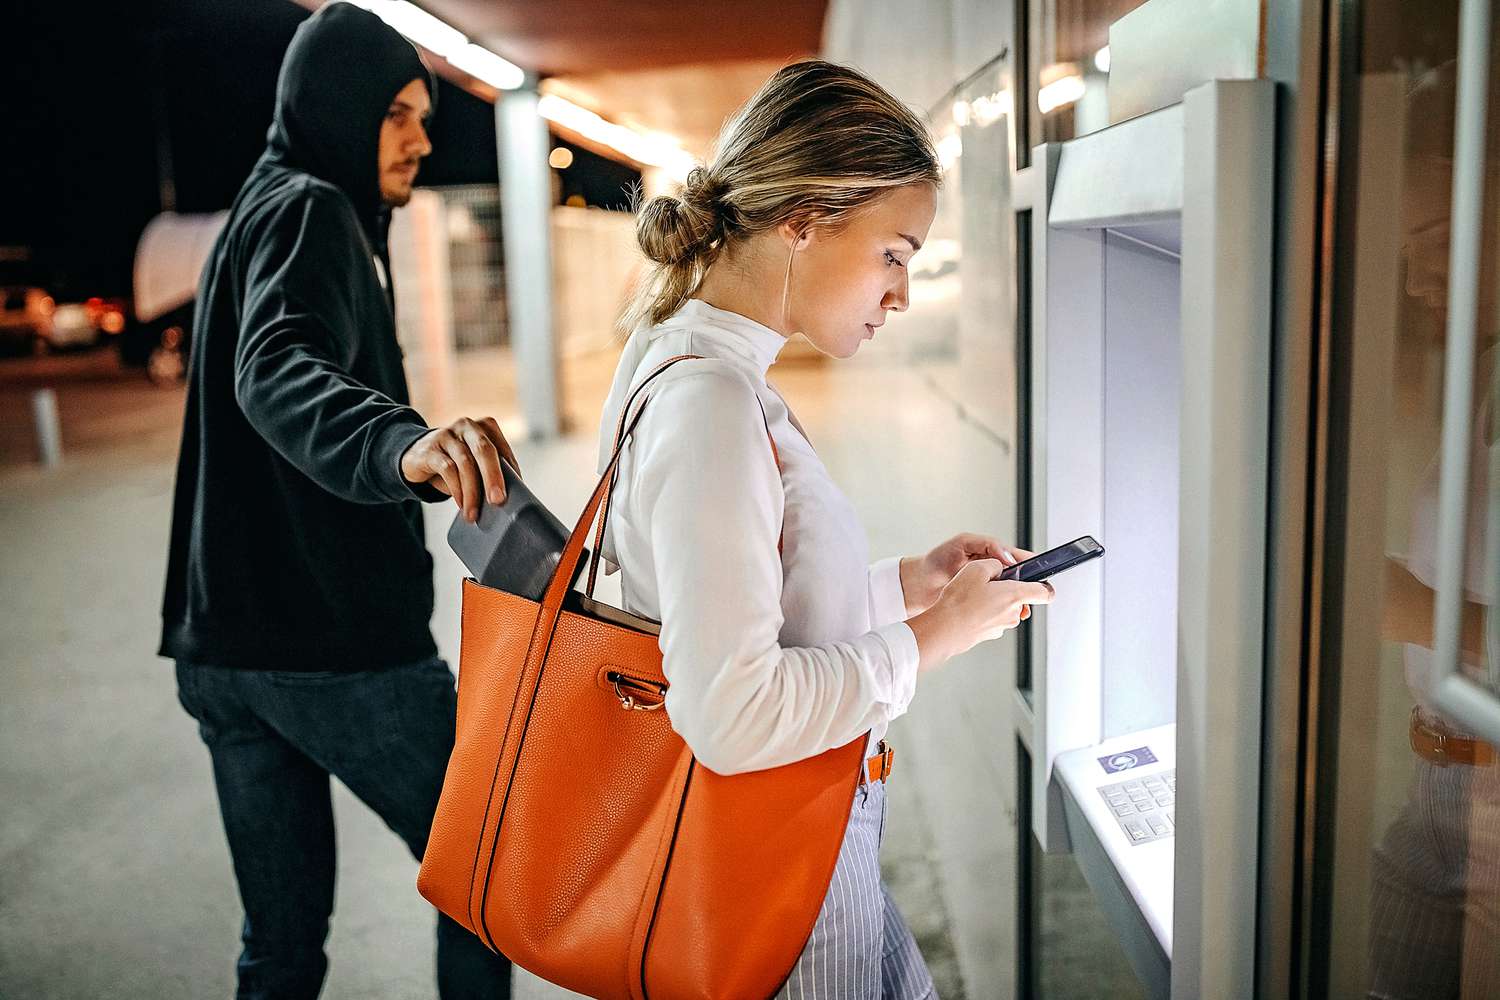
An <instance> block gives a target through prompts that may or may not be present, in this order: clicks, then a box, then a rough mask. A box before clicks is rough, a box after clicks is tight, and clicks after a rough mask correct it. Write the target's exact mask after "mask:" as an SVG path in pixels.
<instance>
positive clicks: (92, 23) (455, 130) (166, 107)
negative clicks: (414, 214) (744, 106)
mask: <svg viewBox="0 0 1500 1000" xmlns="http://www.w3.org/2000/svg"><path fill="white" fill-rule="evenodd" d="M307 16H308V12H307V11H306V10H305V9H303V8H302V7H299V6H297V5H296V4H294V3H292V2H291V0H146V2H139V3H130V2H124V3H113V4H101V3H79V2H70V0H20V2H19V3H15V2H10V3H7V4H6V12H5V14H4V15H3V17H4V18H5V21H6V27H5V30H4V31H3V32H0V37H3V36H9V38H10V40H11V43H10V44H8V45H7V46H6V50H7V52H6V58H5V59H4V60H3V63H4V68H3V69H0V72H3V73H4V74H5V77H4V81H5V93H6V94H7V95H9V96H10V97H11V101H10V102H9V104H10V109H11V111H12V115H11V117H10V121H9V128H7V129H6V130H5V131H6V132H8V133H9V135H8V138H10V139H12V140H14V145H12V144H11V143H10V142H6V143H5V144H4V145H5V146H8V147H9V149H10V152H9V155H6V156H0V182H3V188H0V190H3V191H4V195H3V202H0V204H3V206H4V208H3V211H0V245H25V246H30V247H31V248H32V252H33V261H32V263H31V265H29V266H24V267H23V268H22V270H24V271H28V272H30V273H29V274H24V275H21V277H24V278H25V279H26V280H28V281H31V282H35V283H39V284H42V285H44V286H46V287H47V288H48V290H49V291H51V292H52V293H53V294H54V295H56V296H58V297H60V298H78V297H82V296H87V295H129V294H130V274H131V262H132V258H133V255H134V252H135V245H136V241H137V239H138V238H139V236H140V233H141V230H142V229H144V228H145V226H146V223H147V222H149V221H150V220H151V218H152V217H153V216H154V215H155V214H156V213H157V212H158V211H160V210H161V208H162V205H161V199H160V195H159V191H160V185H159V182H158V155H157V148H158V137H159V136H161V135H166V136H167V137H168V144H169V146H170V150H171V164H172V176H173V178H174V181H175V189H176V210H177V211H179V212H208V211H214V210H217V209H220V208H227V207H229V204H230V202H231V201H232V200H233V199H234V195H235V192H236V191H237V190H238V189H239V186H240V184H241V183H242V182H243V181H244V179H245V177H246V175H247V174H248V173H249V171H250V168H251V167H252V166H253V165H254V163H255V160H256V158H257V157H259V155H260V153H261V151H262V149H263V148H264V146H265V135H266V129H267V127H268V126H269V125H270V123H271V114H272V110H273V105H274V100H275V91H276V73H277V70H278V69H279V67H280V65H281V57H282V54H283V53H284V52H285V50H286V46H287V43H288V42H289V41H290V40H291V36H292V32H293V31H295V30H296V28H297V25H298V24H300V23H301V22H302V20H303V19H304V18H305V17H307ZM17 43H19V44H17ZM432 141H433V147H434V151H433V154H432V156H430V157H428V159H427V160H426V161H425V162H424V164H423V167H422V172H421V175H420V177H419V178H418V183H419V184H433V185H436V184H467V183H491V184H493V183H495V182H496V179H497V166H496V155H495V120H494V112H493V109H492V107H491V106H490V105H489V104H488V103H486V102H485V101H482V100H480V99H478V98H475V97H472V96H471V95H469V94H468V93H466V92H464V91H462V90H459V89H458V88H456V87H453V86H452V85H450V84H448V83H446V82H444V83H441V84H440V93H439V95H438V112H437V116H436V118H435V120H434V122H433V127H432ZM575 152H577V154H578V158H577V161H576V164H575V166H574V167H573V168H571V169H570V170H569V171H567V172H566V173H565V175H564V178H563V180H564V183H563V190H564V193H565V194H567V193H571V192H576V191H581V192H583V193H584V194H585V196H586V197H587V198H588V199H589V201H590V202H591V203H594V204H601V203H602V204H608V205H611V206H612V207H619V206H621V205H622V204H623V195H621V194H617V193H618V192H622V189H623V188H624V187H625V186H626V185H628V184H629V183H630V181H631V180H632V179H634V178H635V177H636V176H638V175H636V174H634V173H633V172H632V171H630V170H629V169H627V168H625V167H621V166H618V165H616V164H613V163H610V162H609V161H606V160H602V159H600V158H598V157H594V156H591V155H589V154H587V153H583V152H581V151H576V150H575ZM16 278H17V275H16V274H15V273H14V272H8V273H7V275H6V276H5V277H4V279H3V280H4V281H5V283H10V282H11V281H14V280H16Z"/></svg>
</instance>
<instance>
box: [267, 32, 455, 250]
mask: <svg viewBox="0 0 1500 1000" xmlns="http://www.w3.org/2000/svg"><path fill="white" fill-rule="evenodd" d="M413 80H422V81H423V82H425V83H426V84H427V92H428V94H429V95H430V97H431V99H432V102H433V106H434V107H436V105H437V86H436V81H435V80H434V78H433V76H432V73H431V71H430V70H429V69H428V68H427V65H426V63H424V62H423V61H422V57H421V56H420V55H419V54H418V53H417V50H416V48H415V47H414V46H413V45H412V43H411V42H409V41H407V40H406V39H405V38H404V37H402V36H401V34H400V33H399V32H397V31H396V30H395V29H394V28H392V27H390V26H389V25H388V24H386V23H385V22H384V21H382V20H381V19H380V18H379V17H377V16H376V15H374V14H372V13H370V12H369V11H367V10H364V9H362V8H360V7H356V6H354V5H353V4H351V3H329V4H325V5H324V6H323V7H322V8H320V9H319V10H318V11H317V12H316V13H315V14H313V15H312V16H311V17H309V18H308V19H307V20H306V21H304V22H302V24H301V25H300V26H299V27H298V28H297V32H296V34H295V35H293V36H292V43H291V45H289V46H288V47H287V50H286V56H285V58H284V59H283V60H282V63H281V74H280V76H279V77H278V78H277V81H276V115H275V118H274V119H273V120H272V122H271V130H270V132H269V133H267V135H266V152H265V155H264V156H262V157H261V162H262V163H268V164H276V165H280V166H285V167H292V168H294V169H297V170H303V171H306V172H307V173H309V174H312V175H313V176H314V177H317V178H319V179H320V180H324V181H327V182H328V183H330V184H333V185H335V186H336V187H338V188H340V189H341V190H342V191H343V192H344V193H345V194H346V195H348V196H349V200H350V201H352V202H353V203H354V209H355V211H356V212H357V213H358V215H359V218H360V222H361V223H362V224H363V226H364V227H365V230H366V232H367V233H369V234H370V236H371V237H372V238H375V242H376V243H377V245H379V244H382V243H384V240H383V239H382V238H380V237H383V235H384V222H385V219H386V217H387V216H388V214H389V213H388V212H387V211H386V208H385V205H384V203H383V201H382V199H381V196H380V127H381V124H382V122H383V121H384V120H385V113H386V111H387V109H389V108H390V104H391V100H392V99H393V98H394V97H395V96H396V94H398V93H399V92H400V91H401V88H403V87H405V86H406V85H407V84H408V83H410V82H411V81H413Z"/></svg>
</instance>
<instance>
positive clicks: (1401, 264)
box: [1327, 0, 1500, 1000]
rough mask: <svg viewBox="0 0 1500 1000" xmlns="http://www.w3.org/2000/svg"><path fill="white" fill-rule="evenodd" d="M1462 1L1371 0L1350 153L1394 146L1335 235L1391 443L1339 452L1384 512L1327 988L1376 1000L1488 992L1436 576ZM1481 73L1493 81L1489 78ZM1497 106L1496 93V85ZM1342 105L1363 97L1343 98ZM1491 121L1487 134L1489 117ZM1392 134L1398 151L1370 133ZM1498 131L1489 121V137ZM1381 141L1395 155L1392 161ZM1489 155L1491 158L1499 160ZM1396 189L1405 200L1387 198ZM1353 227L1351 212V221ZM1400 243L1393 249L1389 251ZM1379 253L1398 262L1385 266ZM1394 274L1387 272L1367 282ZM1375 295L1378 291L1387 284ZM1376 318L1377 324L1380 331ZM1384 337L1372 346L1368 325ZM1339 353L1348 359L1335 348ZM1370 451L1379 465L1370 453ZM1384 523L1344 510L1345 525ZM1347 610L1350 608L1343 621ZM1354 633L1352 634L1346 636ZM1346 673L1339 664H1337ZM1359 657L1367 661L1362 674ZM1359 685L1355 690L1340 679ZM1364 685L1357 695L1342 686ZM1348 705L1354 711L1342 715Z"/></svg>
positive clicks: (1490, 304)
mask: <svg viewBox="0 0 1500 1000" xmlns="http://www.w3.org/2000/svg"><path fill="white" fill-rule="evenodd" d="M1456 8H1457V3H1456V2H1455V0H1443V2H1440V3H1433V4H1424V5H1420V8H1418V7H1417V6H1416V5H1409V4H1405V3H1402V2H1400V0H1380V2H1376V3H1371V4H1367V5H1366V7H1365V12H1366V18H1365V22H1364V25H1363V29H1364V37H1363V39H1362V41H1363V47H1362V51H1363V58H1364V65H1363V66H1362V68H1361V84H1362V89H1361V90H1360V91H1359V93H1360V94H1361V100H1362V104H1361V106H1360V107H1359V108H1358V112H1357V113H1358V114H1359V115H1360V116H1361V117H1360V121H1361V123H1362V125H1361V132H1362V134H1363V136H1364V138H1363V140H1362V146H1361V148H1360V150H1359V154H1358V156H1359V163H1358V164H1357V165H1354V166H1351V168H1350V169H1356V168H1357V169H1358V171H1359V176H1361V177H1365V176H1368V175H1369V174H1371V173H1375V172H1379V170H1378V169H1377V168H1372V167H1371V166H1370V165H1371V164H1376V165H1378V164H1380V163H1382V162H1384V163H1394V164H1395V166H1394V167H1391V168H1388V169H1386V170H1384V172H1383V173H1382V176H1385V177H1387V178H1394V180H1392V181H1391V182H1390V183H1391V185H1392V186H1393V192H1392V191H1386V190H1382V189H1381V188H1380V185H1370V189H1369V190H1364V189H1361V190H1360V191H1359V192H1358V194H1357V195H1356V196H1355V199H1356V201H1357V202H1359V199H1368V201H1363V202H1359V203H1358V205H1357V210H1356V211H1355V212H1354V214H1355V216H1356V217H1357V218H1358V219H1359V222H1360V226H1365V227H1368V228H1367V229H1365V230H1362V231H1358V232H1357V239H1355V240H1353V241H1352V245H1350V246H1346V247H1344V248H1343V251H1344V252H1345V253H1347V254H1349V255H1350V258H1351V259H1352V263H1351V264H1348V265H1347V268H1348V269H1347V271H1346V273H1348V274H1352V275H1353V279H1352V280H1353V284H1354V288H1353V295H1352V298H1353V300H1354V301H1355V302H1356V309H1355V311H1356V313H1358V310H1359V308H1360V306H1359V303H1369V302H1381V301H1383V302H1386V303H1389V308H1390V309H1393V310H1394V315H1392V314H1391V313H1390V312H1389V311H1387V312H1385V314H1384V315H1381V314H1380V311H1379V310H1375V311H1366V312H1365V313H1364V314H1363V318H1362V319H1360V320H1357V321H1356V322H1355V324H1354V327H1353V336H1354V337H1355V338H1356V344H1355V349H1354V354H1355V356H1356V357H1361V358H1367V357H1380V358H1383V361H1382V363H1383V364H1389V368H1387V369H1386V370H1384V371H1381V372H1378V373H1375V374H1373V375H1372V374H1369V373H1365V372H1359V371H1356V372H1355V373H1354V375H1353V376H1352V379H1351V385H1352V389H1353V392H1354V393H1355V397H1354V399H1353V400H1352V402H1351V407H1352V408H1351V411H1350V419H1351V421H1358V420H1360V419H1362V416H1364V417H1372V416H1373V417H1376V418H1378V419H1379V420H1381V421H1388V424H1389V427H1390V436H1389V440H1387V441H1384V442H1382V443H1381V446H1382V447H1383V448H1384V449H1385V452H1384V454H1374V455H1372V454H1351V455H1350V456H1349V462H1350V464H1351V466H1353V467H1356V468H1358V467H1363V468H1372V467H1374V468H1380V469H1382V470H1383V478H1384V490H1385V501H1384V509H1385V511H1386V515H1387V516H1386V523H1385V525H1384V531H1385V546H1384V550H1385V556H1384V567H1383V573H1382V577H1383V593H1382V597H1381V601H1380V623H1379V628H1380V638H1381V639H1382V640H1383V642H1382V644H1381V645H1380V647H1379V648H1380V656H1379V658H1378V660H1377V661H1375V662H1373V663H1368V664H1359V663H1357V662H1354V661H1352V660H1346V661H1345V666H1344V670H1345V674H1344V676H1343V678H1342V684H1343V685H1344V687H1345V691H1346V693H1345V695H1344V700H1343V702H1342V704H1343V706H1344V708H1343V712H1344V715H1343V717H1342V718H1341V719H1340V720H1339V726H1338V729H1339V730H1340V735H1339V737H1338V739H1339V746H1340V761H1339V768H1338V772H1337V774H1338V781H1339V783H1340V786H1341V789H1342V790H1341V792H1340V794H1339V796H1338V803H1339V809H1338V812H1337V815H1336V817H1335V819H1336V823H1337V826H1338V833H1337V836H1336V838H1335V842H1336V844H1337V845H1338V847H1337V855H1336V856H1335V858H1334V859H1333V860H1334V869H1335V870H1334V873H1333V881H1332V890H1333V895H1334V900H1333V902H1332V904H1331V913H1332V917H1331V920H1330V923H1331V926H1330V927H1329V929H1328V934H1329V939H1330V944H1331V949H1330V955H1329V956H1328V958H1327V961H1328V962H1329V964H1330V967H1331V969H1332V971H1331V972H1330V974H1329V982H1330V986H1331V992H1333V993H1336V994H1339V995H1346V994H1349V993H1352V992H1353V991H1354V990H1355V989H1358V990H1359V991H1360V992H1362V993H1365V994H1366V995H1368V996H1371V997H1382V998H1386V997H1390V998H1408V997H1409V998H1423V1000H1432V998H1445V997H1455V998H1457V997H1463V998H1470V997H1500V758H1497V753H1496V747H1495V746H1494V745H1492V744H1490V743H1488V742H1485V741H1484V740H1482V739H1480V738H1478V737H1477V736H1476V735H1475V734H1474V733H1471V732H1468V731H1466V730H1465V729H1464V728H1463V727H1462V726H1461V725H1458V724H1457V723H1456V722H1455V721H1454V720H1452V719H1449V718H1446V717H1445V716H1444V715H1443V714H1442V712H1440V711H1439V710H1438V709H1437V707H1436V706H1435V705H1434V703H1433V700H1432V697H1431V690H1430V677H1431V675H1432V669H1433V658H1434V652H1433V650H1434V648H1435V646H1436V642H1435V638H1434V621H1433V610H1434V590H1433V588H1434V586H1435V583H1436V578H1437V554H1438V482H1439V474H1440V465H1441V463H1440V461H1439V438H1440V434H1439V431H1440V427H1441V424H1442V419H1443V366H1444V360H1445V339H1446V338H1445V332H1444V331H1445V319H1446V316H1445V313H1446V307H1447V294H1448V284H1449V277H1450V275H1449V273H1448V253H1449V235H1450V221H1449V216H1450V210H1451V185H1452V177H1453V126H1454V104H1455V64H1454V56H1455V53H1456V42H1457V35H1456V19H1455V12H1456ZM1492 90H1493V88H1492ZM1490 108H1491V115H1492V120H1493V115H1494V109H1495V108H1496V105H1495V103H1494V98H1493V97H1492V98H1491V104H1490ZM1344 113H1346V114H1352V113H1356V112H1355V111H1354V110H1353V109H1349V110H1346V111H1345V112H1344ZM1491 131H1492V132H1494V131H1496V130H1495V129H1493V128H1492V129H1491ZM1391 136H1398V137H1399V139H1396V140H1391V142H1399V144H1400V148H1398V149H1392V148H1391V145H1390V144H1389V143H1387V144H1385V145H1384V146H1383V147H1382V145H1381V143H1386V140H1387V139H1388V138H1389V137H1391ZM1491 141H1492V143H1493V141H1494V139H1493V136H1492V139H1491ZM1393 154H1396V155H1397V156H1398V157H1399V158H1398V159H1397V160H1394V161H1393V160H1392V159H1391V158H1392V156H1393ZM1495 162H1496V161H1495V159H1494V157H1493V155H1491V157H1490V164H1491V167H1492V168H1493V165H1494V163H1495ZM1490 173H1491V176H1492V179H1491V183H1490V184H1489V187H1490V190H1489V191H1488V193H1487V198H1486V206H1487V207H1486V213H1485V220H1484V245H1485V247H1486V250H1485V252H1484V260H1483V272H1482V273H1483V274H1485V275H1487V276H1488V277H1489V280H1485V281H1482V282H1481V313H1480V315H1481V317H1482V319H1481V325H1480V328H1479V329H1478V331H1477V341H1476V344H1477V347H1476V352H1475V353H1476V364H1475V386H1474V389H1475V392H1474V396H1473V401H1474V406H1473V410H1472V412H1471V413H1470V414H1469V428H1470V435H1469V448H1468V489H1469V493H1468V522H1467V525H1466V527H1465V530H1466V535H1465V539H1466V541H1465V566H1464V574H1463V587H1464V605H1463V614H1462V622H1461V635H1460V637H1459V647H1460V649H1461V659H1462V664H1463V666H1462V669H1463V670H1464V672H1465V673H1466V674H1467V675H1468V676H1470V677H1472V678H1474V679H1476V680H1483V679H1486V678H1488V679H1489V680H1490V682H1491V684H1493V682H1494V678H1495V673H1494V671H1495V661H1496V658H1495V657H1494V656H1492V655H1491V653H1490V650H1491V646H1492V644H1493V643H1494V641H1495V640H1494V637H1493V635H1492V633H1493V632H1494V631H1495V629H1496V627H1495V625H1492V624H1491V618H1492V617H1493V614H1492V612H1493V608H1494V605H1495V600H1496V595H1497V587H1496V573H1495V558H1494V550H1495V548H1496V546H1497V544H1500V531H1497V524H1500V520H1497V518H1500V514H1497V511H1496V509H1495V508H1496V506H1497V505H1496V504H1495V503H1494V500H1495V499H1497V498H1500V493H1496V492H1495V491H1494V490H1493V489H1492V483H1493V482H1494V481H1495V477H1496V475H1497V474H1500V468H1497V462H1500V456H1497V454H1496V448H1495V441H1496V436H1497V435H1496V428H1497V416H1500V407H1497V404H1496V392H1497V391H1500V385H1497V379H1496V377H1495V375H1496V371H1495V368H1496V365H1495V362H1496V357H1497V353H1500V352H1497V350H1496V341H1497V338H1496V333H1497V331H1500V322H1497V319H1496V312H1495V309H1496V297H1495V294H1494V293H1495V287H1496V282H1495V281H1494V280H1493V277H1494V274H1495V266H1496V254H1495V252H1494V249H1495V246H1496V237H1497V227H1496V224H1495V214H1494V209H1493V204H1494V194H1495V192H1494V186H1495V185H1494V184H1493V173H1494V172H1493V169H1492V170H1491V172H1490ZM1392 193H1394V195H1395V197H1396V198H1397V199H1398V204H1396V205H1391V204H1390V203H1389V200H1388V199H1389V197H1390V196H1391V194H1392ZM1392 209H1394V210H1395V211H1396V212H1397V213H1398V215H1399V237H1398V239H1397V240H1387V239H1384V238H1382V236H1381V227H1382V226H1383V225H1386V223H1385V222H1384V221H1383V220H1382V218H1381V216H1382V215H1385V216H1386V217H1387V218H1390V217H1391V216H1390V212H1391V210H1392ZM1356 229H1358V227H1356ZM1393 256H1394V257H1395V258H1396V259H1395V260H1391V259H1390V258H1391V257H1393ZM1372 258H1383V259H1384V261H1386V262H1388V263H1389V264H1390V265H1391V269H1389V270H1383V269H1382V260H1381V259H1374V260H1372ZM1385 273H1391V274H1399V275H1400V277H1401V282H1400V286H1399V289H1383V288H1381V287H1378V284H1379V277H1378V276H1379V275H1382V274H1385ZM1382 296H1384V298H1382ZM1384 331H1390V332H1389V334H1387V333H1385V332H1384ZM1387 335H1388V336H1389V337H1390V338H1391V346H1390V350H1389V352H1388V353H1387V354H1385V355H1382V354H1381V353H1380V352H1370V351H1369V350H1367V349H1365V350H1364V353H1361V350H1362V347H1361V345H1360V343H1359V340H1360V339H1364V340H1365V345H1364V346H1365V348H1367V347H1368V343H1369V338H1372V337H1381V336H1387ZM1333 363H1334V364H1335V365H1338V364H1349V363H1350V362H1349V361H1348V360H1347V359H1339V358H1335V359H1334V360H1333ZM1365 463H1375V464H1374V465H1366V464H1365ZM1380 527H1381V526H1380V525H1368V526H1358V525H1351V526H1350V531H1351V532H1355V531H1359V530H1379V529H1380ZM1373 569H1374V567H1373V566H1369V567H1366V566H1363V565H1359V564H1357V563H1356V561H1355V558H1354V557H1351V559H1350V562H1349V565H1347V566H1346V567H1345V568H1344V579H1345V584H1344V586H1345V587H1346V588H1359V587H1362V586H1363V585H1364V584H1363V583H1362V581H1363V580H1365V579H1370V578H1371V577H1372V576H1373V574H1371V573H1370V570H1373ZM1350 624H1351V625H1354V626H1357V625H1358V624H1359V623H1357V622H1351V623H1350ZM1355 638H1357V637H1351V641H1353V639H1355ZM1351 670H1352V671H1354V673H1353V674H1352V675H1351V674H1350V673H1349V671H1351ZM1360 670H1364V671H1366V672H1365V673H1364V674H1363V675H1361V674H1360V673H1359V671H1360ZM1351 685H1352V686H1356V687H1351ZM1358 690H1363V691H1368V692H1371V694H1369V695H1363V694H1356V695H1352V696H1351V695H1350V694H1348V693H1347V692H1349V691H1358ZM1351 706H1355V707H1358V708H1359V709H1361V711H1358V712H1356V713H1354V714H1352V715H1351V714H1350V713H1351Z"/></svg>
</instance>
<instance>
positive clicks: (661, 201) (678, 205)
mask: <svg viewBox="0 0 1500 1000" xmlns="http://www.w3.org/2000/svg"><path fill="white" fill-rule="evenodd" d="M701 170H702V168H701V167H700V168H696V169H695V170H694V171H693V173H695V174H696V173H699V172H700V171H701ZM693 179H694V178H693V174H689V175H688V186H687V187H685V188H684V190H683V197H681V198H674V197H671V196H669V195H658V196H657V197H655V198H652V199H651V200H650V201H648V202H646V204H645V205H644V206H643V207H642V208H641V211H640V214H639V215H638V216H637V217H636V223H635V235H636V241H637V242H638V243H640V245H641V250H642V252H644V253H645V255H646V256H647V257H648V258H650V259H651V260H653V261H655V262H656V263H658V264H666V265H669V266H670V265H673V264H680V263H682V262H683V261H685V260H689V259H691V258H693V257H695V256H697V255H698V254H699V253H700V252H702V251H703V250H704V249H705V248H706V247H707V246H708V244H709V243H710V242H712V240H713V236H714V231H715V229H716V227H717V222H718V219H717V215H716V213H715V212H714V210H713V207H712V206H711V205H710V204H706V203H705V202H704V201H703V199H702V197H701V195H702V189H701V183H702V182H701V178H700V181H699V183H700V187H698V188H695V187H693Z"/></svg>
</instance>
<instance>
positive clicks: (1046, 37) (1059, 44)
mask: <svg viewBox="0 0 1500 1000" xmlns="http://www.w3.org/2000/svg"><path fill="white" fill-rule="evenodd" d="M1018 2H1020V3H1027V2H1028V0H1018ZM1144 2H1145V0H1029V13H1030V20H1031V23H1032V24H1033V25H1035V27H1036V30H1035V31H1033V32H1032V33H1031V35H1030V38H1029V45H1028V52H1027V59H1028V68H1029V73H1028V82H1029V90H1030V103H1029V105H1028V108H1027V110H1028V112H1029V115H1028V116H1027V117H1028V119H1029V125H1030V128H1029V130H1028V131H1029V132H1030V142H1028V143H1027V146H1028V148H1029V147H1031V146H1036V145H1039V144H1041V143H1044V142H1064V141H1066V140H1068V139H1072V138H1074V137H1075V136H1080V135H1087V134H1089V133H1090V132H1097V131H1098V130H1099V129H1102V128H1104V127H1105V126H1106V125H1108V124H1109V105H1108V103H1107V100H1106V92H1105V91H1106V86H1107V84H1108V82H1109V52H1108V46H1109V26H1110V25H1111V24H1113V23H1114V22H1116V21H1118V20H1119V19H1120V18H1122V17H1124V16H1125V15H1126V14H1128V13H1130V12H1131V11H1132V10H1134V9H1135V8H1137V7H1139V6H1140V5H1141V4H1143V3H1144Z"/></svg>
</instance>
